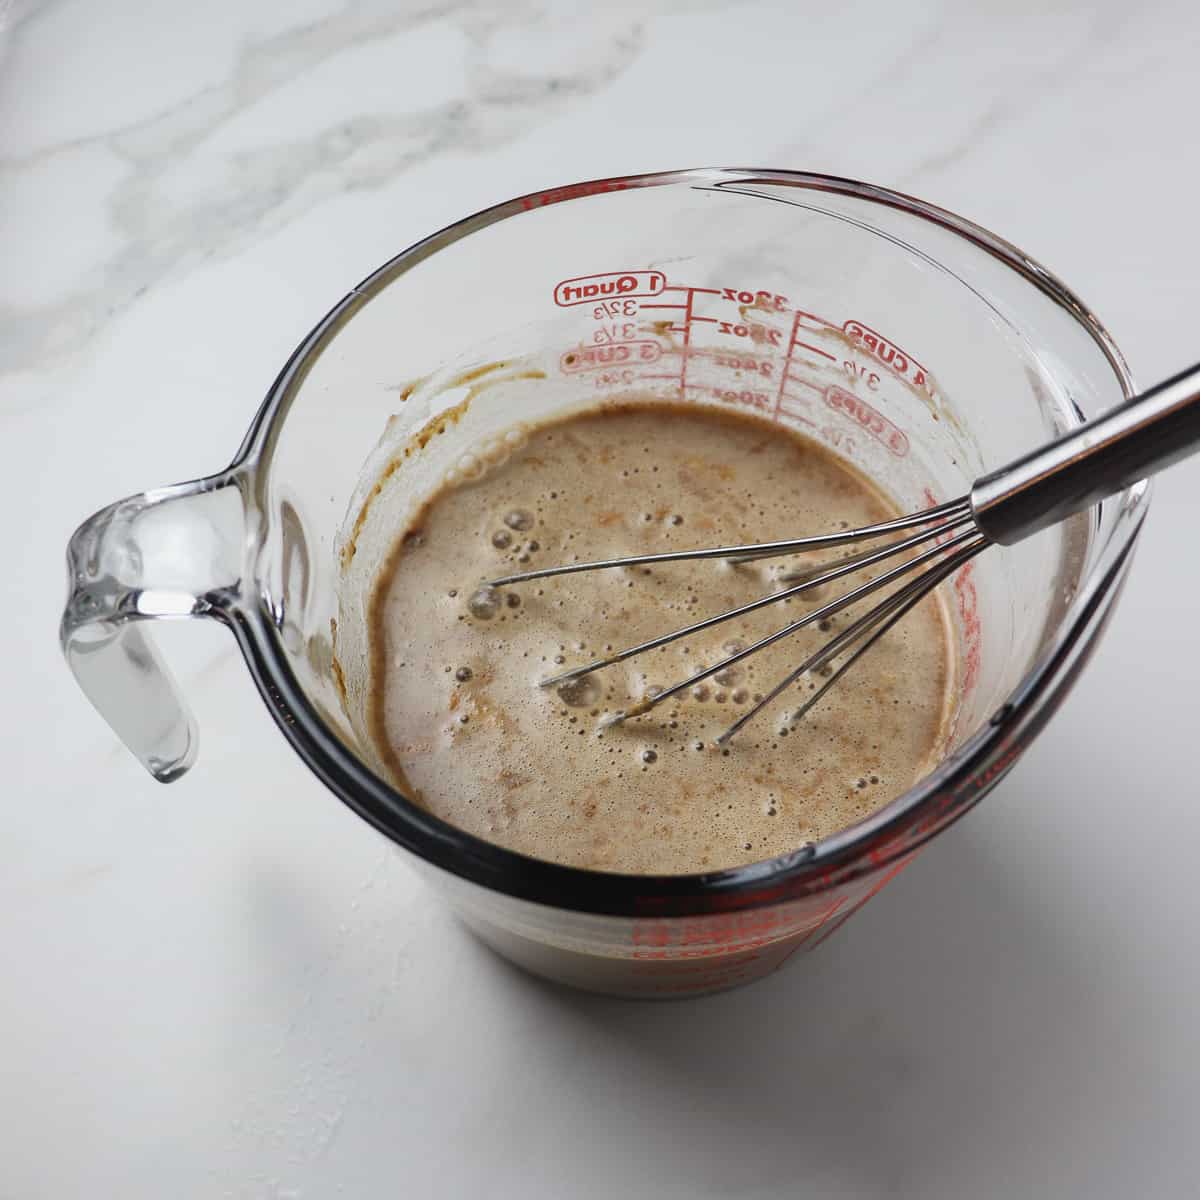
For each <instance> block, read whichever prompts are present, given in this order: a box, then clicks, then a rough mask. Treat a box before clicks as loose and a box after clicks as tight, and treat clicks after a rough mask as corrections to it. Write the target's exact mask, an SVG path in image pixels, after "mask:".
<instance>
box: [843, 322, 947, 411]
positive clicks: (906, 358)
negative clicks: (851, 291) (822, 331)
mask: <svg viewBox="0 0 1200 1200" xmlns="http://www.w3.org/2000/svg"><path fill="white" fill-rule="evenodd" d="M842 329H843V331H844V332H845V333H846V334H847V335H848V336H849V337H851V338H853V339H854V341H856V342H857V343H858V344H859V345H860V346H862V347H863V348H864V349H866V350H867V352H868V353H869V354H871V355H872V356H873V357H874V358H877V359H878V360H879V361H880V362H881V363H883V365H884V366H885V367H888V368H889V369H890V370H892V371H894V372H895V373H896V374H897V375H899V376H900V378H901V379H906V380H908V382H909V383H912V384H915V385H916V386H917V387H919V388H923V389H924V390H925V391H926V392H930V393H932V391H933V385H932V384H931V383H930V382H929V372H928V371H926V369H925V368H924V367H923V366H921V364H920V363H919V362H917V360H916V359H915V358H913V356H912V355H911V354H907V353H906V352H905V351H903V350H901V349H900V347H899V346H897V345H896V344H895V343H894V342H889V341H888V340H887V338H885V337H884V336H883V335H882V334H879V333H876V332H875V330H873V329H871V328H870V326H867V325H864V324H863V323H862V322H861V321H847V322H846V323H845V324H844V325H843V326H842Z"/></svg>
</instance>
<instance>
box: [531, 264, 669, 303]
mask: <svg viewBox="0 0 1200 1200" xmlns="http://www.w3.org/2000/svg"><path fill="white" fill-rule="evenodd" d="M666 286H667V278H666V276H665V275H664V274H663V273H662V272H661V271H609V272H606V273H604V274H601V275H579V276H577V277H576V278H574V279H564V280H563V281H562V282H561V283H558V284H556V285H555V288H554V303H555V304H557V305H558V306H559V307H560V308H570V307H571V306H572V305H573V304H587V303H589V302H591V301H593V300H597V299H599V298H600V297H603V296H657V295H658V294H659V293H660V292H661V291H663V289H664V288H665V287H666Z"/></svg>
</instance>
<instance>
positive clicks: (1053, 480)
mask: <svg viewBox="0 0 1200 1200" xmlns="http://www.w3.org/2000/svg"><path fill="white" fill-rule="evenodd" d="M1197 450H1200V364H1198V365H1197V366H1194V367H1189V368H1188V369H1187V370H1186V371H1181V372H1180V373H1179V374H1178V375H1176V376H1174V377H1173V378H1171V379H1168V380H1166V382H1164V383H1160V384H1158V385H1157V386H1156V387H1152V388H1150V390H1149V391H1146V392H1143V393H1142V394H1141V395H1140V396H1135V397H1134V398H1133V399H1132V400H1129V401H1127V402H1126V403H1124V404H1122V405H1120V406H1119V407H1117V408H1114V409H1112V410H1111V411H1110V412H1107V413H1105V414H1104V415H1103V416H1100V417H1097V418H1096V419H1095V420H1094V421H1089V422H1088V423H1087V424H1086V425H1081V426H1080V427H1079V428H1078V429H1072V430H1071V431H1070V432H1069V433H1067V434H1064V435H1063V436H1062V437H1060V438H1058V439H1057V440H1056V441H1053V442H1050V443H1049V444H1048V445H1046V446H1042V447H1041V448H1040V449H1037V450H1034V451H1033V452H1032V453H1031V454H1027V455H1025V457H1024V458H1019V459H1017V460H1016V462H1013V463H1010V464H1009V465H1008V466H1006V467H1002V468H1001V469H1000V470H998V471H993V472H992V473H991V474H990V475H984V476H983V477H982V478H980V479H978V480H977V481H976V483H975V486H974V487H973V488H972V489H971V508H972V511H973V512H974V515H975V523H976V524H977V525H978V526H979V528H980V529H981V530H982V531H983V533H985V534H986V535H987V536H988V537H989V538H991V540H992V541H994V542H999V543H1000V544H1001V545H1007V546H1011V545H1012V544H1013V543H1014V542H1019V541H1020V540H1021V539H1022V538H1026V537H1028V536H1029V535H1030V534H1031V533H1037V531H1038V530H1039V529H1044V528H1046V526H1047V525H1053V524H1055V523H1056V522H1058V521H1061V520H1062V519H1063V518H1064V517H1068V516H1070V515H1071V514H1072V513H1075V512H1079V511H1080V509H1084V508H1087V507H1088V506H1089V505H1091V504H1095V503H1096V502H1097V501H1099V500H1103V499H1104V498H1105V497H1106V496H1111V495H1112V494H1113V493H1114V492H1119V491H1120V490H1121V489H1122V488H1124V487H1128V486H1129V485H1130V484H1132V483H1136V482H1137V481H1138V480H1139V479H1144V478H1145V477H1146V476H1147V475H1153V474H1155V473H1156V472H1158V471H1161V470H1162V469H1163V468H1164V467H1169V466H1171V465H1172V463H1176V462H1178V461H1179V460H1180V459H1181V458H1186V457H1187V456H1188V455H1189V454H1194V453H1196V451H1197Z"/></svg>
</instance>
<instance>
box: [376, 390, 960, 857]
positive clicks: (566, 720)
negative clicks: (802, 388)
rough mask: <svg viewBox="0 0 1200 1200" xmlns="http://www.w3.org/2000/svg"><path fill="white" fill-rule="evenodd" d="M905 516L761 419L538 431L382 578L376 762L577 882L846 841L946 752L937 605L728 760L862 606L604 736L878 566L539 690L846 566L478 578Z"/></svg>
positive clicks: (637, 415) (428, 523)
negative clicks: (784, 684)
mask: <svg viewBox="0 0 1200 1200" xmlns="http://www.w3.org/2000/svg"><path fill="white" fill-rule="evenodd" d="M896 515H897V512H896V510H895V509H894V507H893V506H892V505H891V504H890V502H888V501H887V500H886V499H885V498H884V497H883V496H882V494H881V493H880V492H879V491H878V490H877V489H876V488H874V487H873V486H872V485H871V484H870V483H869V482H868V481H866V480H865V479H864V478H863V477H862V476H861V475H859V474H858V473H857V472H856V471H855V470H854V469H853V468H851V467H850V466H849V465H848V464H846V463H845V462H843V461H842V460H840V459H838V458H837V457H835V456H834V455H833V454H831V453H830V452H829V451H828V450H826V449H824V448H822V447H820V446H818V445H817V444H816V443H814V442H811V441H809V440H808V439H806V438H803V437H800V436H798V435H796V434H794V433H791V432H789V431H788V430H786V429H784V428H782V427H780V426H777V425H773V424H769V423H767V422H765V421H763V420H761V419H759V418H755V417H750V416H744V415H740V414H733V413H725V412H720V411H713V410H709V409H704V408H699V407H696V406H687V407H683V406H679V407H674V406H672V407H667V406H664V405H663V404H662V403H661V402H658V403H655V402H639V401H638V400H637V399H636V398H632V399H629V400H627V401H624V402H622V403H621V404H610V405H609V406H607V407H606V408H603V409H598V410H595V411H592V412H589V413H586V414H582V415H577V416H573V417H568V418H565V419H563V420H561V421H559V422H557V423H553V424H547V425H543V426H540V427H537V428H535V429H533V430H532V431H530V432H529V436H528V437H527V439H525V440H524V442H523V443H522V444H520V445H519V446H518V447H517V448H516V449H515V450H514V451H513V452H512V453H511V454H510V455H509V456H508V457H507V458H505V459H504V460H503V461H502V462H500V463H499V464H498V465H495V466H492V467H491V468H490V469H489V470H487V471H485V472H484V473H482V474H481V475H479V476H477V477H475V478H472V479H470V480H469V481H457V482H454V483H451V484H448V485H447V486H445V487H444V488H443V489H442V490H441V491H439V492H438V493H437V494H435V495H434V496H432V497H431V498H430V499H429V501H428V502H427V504H426V506H425V508H424V509H423V511H422V512H421V514H420V515H419V516H418V518H417V519H416V521H415V522H414V523H413V525H412V526H411V527H410V528H409V529H407V530H404V531H402V532H401V536H400V537H399V538H398V539H397V542H396V547H395V549H394V551H393V553H392V555H391V558H390V560H389V562H388V563H387V565H386V566H385V569H384V570H383V571H382V572H381V573H380V576H379V578H378V580H377V583H376V586H375V591H374V594H373V596H372V602H371V616H370V645H371V688H370V700H369V712H368V720H369V724H370V728H371V734H372V738H373V740H374V742H375V744H376V747H377V749H378V751H379V754H380V757H381V758H382V759H383V761H384V762H385V764H386V765H387V767H388V769H389V770H390V772H391V773H392V775H393V777H394V779H395V782H396V784H397V786H398V787H399V788H400V789H401V790H402V791H403V792H405V794H407V795H409V796H410V797H412V798H413V799H415V800H416V801H417V802H418V803H420V804H422V805H423V806H424V807H426V808H427V809H428V810H430V811H431V812H433V813H435V814H436V815H438V816H440V817H442V818H443V819H445V820H446V821H449V822H450V823H452V824H454V825H456V826H459V827H460V828H462V829H465V830H468V831H469V832H471V833H474V834H477V835H478V836H480V837H482V838H485V839H487V840H488V841H492V842H495V843H498V844H500V845H503V846H507V847H510V848H511V849H514V850H518V851H521V852H522V853H525V854H529V855H532V856H534V857H537V858H543V859H550V860H552V861H556V862H561V863H567V864H570V865H574V866H586V867H592V868H596V869H601V870H609V871H622V872H634V873H642V874H659V873H680V872H701V871H708V870H714V869H717V868H721V867H729V866H733V865H736V864H739V863H747V862H754V861H757V860H759V859H762V858H767V857H771V856H774V855H777V854H782V853H785V852H787V851H790V850H795V849H797V848H798V847H799V846H801V845H802V844H804V843H806V842H814V841H817V840H819V839H821V838H823V837H826V836H828V835H829V834H831V833H834V832H836V831H838V830H840V829H844V828H846V827H847V826H849V825H852V824H853V823H855V822H856V821H858V820H861V819H862V818H863V817H864V816H867V815H869V814H870V813H872V812H874V811H876V810H877V809H879V808H880V807H882V806H883V805H884V804H886V803H887V802H888V801H889V800H891V799H893V798H894V797H895V796H897V795H898V794H900V793H901V792H903V791H905V790H906V789H907V788H909V787H910V786H911V785H912V784H913V783H914V782H916V780H917V779H919V778H920V777H921V776H922V775H924V774H925V773H926V772H927V771H928V770H929V769H930V767H931V766H932V765H933V763H934V762H935V761H936V759H937V757H938V756H939V754H940V752H941V750H942V748H943V743H944V739H945V736H946V729H947V725H948V717H949V715H950V711H949V710H950V702H949V692H950V685H951V680H952V678H953V675H954V670H953V658H952V652H951V649H950V647H951V644H952V641H951V638H950V636H949V629H948V624H947V620H946V617H945V613H944V611H943V609H942V606H941V602H940V601H939V600H938V599H937V598H936V597H930V598H928V599H926V600H924V601H922V603H921V604H920V605H919V606H918V607H917V608H916V609H915V610H914V611H912V612H911V613H910V614H909V615H908V616H907V617H906V618H905V619H904V620H903V621H901V622H900V624H899V625H898V626H896V627H894V628H893V629H892V630H891V631H890V632H889V633H888V634H886V635H885V636H884V637H883V638H882V639H881V640H880V641H879V642H877V643H876V645H875V646H874V647H873V648H872V649H871V650H870V651H869V652H868V653H867V655H865V656H864V657H863V658H862V659H861V660H860V661H859V662H858V663H857V664H855V666H854V668H853V669H852V670H851V672H848V673H847V675H846V677H845V678H844V679H843V680H841V681H839V683H838V684H837V685H836V686H835V687H834V688H832V689H831V690H830V691H829V692H828V693H827V694H826V696H825V697H824V698H823V699H822V700H821V702H820V703H819V704H817V705H816V706H815V707H814V708H813V709H812V710H811V711H810V712H809V713H808V714H807V715H806V716H805V717H804V719H803V721H801V722H800V723H799V724H797V725H796V726H795V727H794V728H791V729H789V728H788V722H787V720H786V718H787V715H788V714H789V713H790V712H791V711H792V710H793V709H794V708H795V707H796V705H797V704H798V703H800V702H801V701H802V700H803V699H804V697H805V696H806V695H808V694H809V689H811V688H812V687H815V686H816V685H817V683H819V682H821V680H819V679H818V680H816V681H810V680H805V681H803V684H802V687H803V689H804V690H803V691H800V690H792V691H789V692H787V693H785V694H784V695H783V696H781V697H780V698H779V700H778V701H777V702H776V703H775V705H774V706H772V707H771V708H770V709H768V710H767V711H765V712H764V713H762V714H761V715H760V716H759V717H758V718H756V720H755V721H754V722H752V723H751V724H750V725H748V726H747V727H746V728H745V729H744V730H743V731H742V732H741V733H740V734H739V735H738V737H737V738H735V739H734V741H733V742H732V743H731V744H730V746H729V747H727V748H726V749H725V750H722V749H720V748H718V747H716V746H715V745H714V741H713V740H714V738H715V737H716V735H717V734H719V733H720V732H721V731H722V730H723V729H725V728H727V727H728V725H729V724H730V723H731V722H732V721H734V720H735V719H736V718H737V716H738V715H739V714H741V713H743V712H745V711H746V708H747V707H748V706H749V705H750V704H751V703H753V700H754V698H755V697H756V696H758V695H761V694H762V693H765V692H766V691H768V690H770V688H771V687H772V686H773V685H774V684H775V683H776V682H777V681H778V680H779V679H780V677H782V676H783V675H784V674H786V673H787V672H788V671H789V670H790V669H792V668H793V667H795V666H796V665H797V664H798V663H799V662H800V661H801V660H802V658H803V657H805V656H806V655H807V654H809V653H811V652H812V651H813V650H815V649H816V648H817V647H818V646H819V645H822V644H824V643H825V642H826V641H827V640H828V639H829V638H830V637H831V636H833V635H834V634H835V633H836V632H837V631H838V630H840V629H843V628H845V626H846V625H847V624H848V623H849V622H850V621H851V620H853V617H854V615H856V614H860V613H861V611H863V610H862V609H861V607H860V608H859V609H852V610H849V613H850V615H845V614H838V615H837V616H836V617H834V618H832V620H831V621H830V622H822V624H824V625H825V628H824V629H818V628H816V627H815V626H814V627H812V628H810V629H806V630H802V631H801V632H799V633H798V634H796V635H794V636H792V637H790V638H787V639H784V640H783V641H781V642H779V643H777V644H776V645H774V646H771V647H769V648H768V649H766V650H764V651H762V652H760V653H758V654H756V655H754V656H752V657H750V658H749V659H747V660H745V661H744V662H742V663H740V664H738V665H737V666H735V667H733V668H731V669H730V670H728V671H727V672H721V673H720V674H719V675H717V676H715V677H710V678H708V679H706V680H705V681H704V682H703V683H700V684H698V685H696V686H695V687H694V688H693V689H691V691H690V692H689V693H686V694H684V695H681V696H678V697H675V698H673V699H672V700H671V701H668V702H666V703H664V704H662V705H660V706H659V707H658V708H656V709H655V710H653V711H652V712H651V713H650V714H648V715H646V716H644V717H641V718H640V719H637V720H633V721H629V722H627V723H626V724H624V725H621V726H617V727H613V728H610V729H607V730H603V731H601V730H599V729H598V725H599V722H600V719H601V718H602V717H603V716H604V715H605V714H606V713H610V712H614V711H617V710H620V709H624V708H627V707H629V706H630V705H631V704H633V703H635V702H636V701H638V700H640V699H642V698H643V697H644V696H646V695H647V693H648V692H650V691H652V690H653V689H654V688H659V689H661V688H663V687H666V686H667V685H669V684H671V683H674V682H676V681H678V680H679V679H682V678H684V677H686V676H687V675H690V674H692V673H693V672H694V671H696V670H697V669H699V667H700V665H701V664H711V663H713V662H715V661H716V659H717V658H718V657H722V656H724V655H725V654H728V653H731V652H733V651H735V650H736V649H738V648H740V647H741V646H743V645H747V644H749V643H750V642H751V641H754V640H757V639H758V638H760V637H762V636H764V635H765V634H767V633H770V632H772V631H774V630H776V629H778V628H779V627H781V626H782V625H784V624H787V623H789V622H790V621H793V620H795V619H796V618H797V617H799V616H800V615H801V614H802V613H804V612H807V611H810V610H811V609H813V608H816V607H819V606H820V604H822V603H826V602H828V600H830V599H832V598H833V596H834V595H836V594H840V593H841V591H842V590H843V589H846V590H848V589H849V588H851V587H853V586H855V585H856V584H857V583H860V582H863V581H865V580H866V579H867V578H870V577H871V575H872V574H873V572H872V571H871V570H870V569H868V570H867V571H859V572H856V573H855V574H854V575H852V576H850V577H849V578H847V579H846V580H843V581H839V583H838V584H836V585H827V586H826V587H825V588H824V589H822V590H821V592H820V594H818V595H813V594H812V593H808V594H806V595H805V596H803V597H799V598H796V599H793V600H790V601H786V602H783V603H780V604H778V605H771V606H768V607H767V608H765V609H763V610H760V611H759V612H756V613H753V614H751V615H750V616H748V617H745V618H742V619H740V620H737V621H733V622H728V623H726V624H722V625H720V626H718V627H716V628H714V629H711V630H708V631H706V632H705V633H703V634H699V635H697V636H695V637H690V638H687V639H684V640H682V641H679V642H675V643H673V644H671V645H669V646H665V647H662V648H660V649H659V650H657V651H653V652H651V653H649V654H646V655H640V656H638V657H636V658H633V659H630V660H629V661H627V662H625V663H620V664H618V665H616V666H613V667H609V668H607V669H606V670H604V671H602V672H599V673H597V674H595V675H591V676H587V677H585V678H583V679H580V680H576V681H573V682H571V683H569V684H566V685H564V686H561V687H559V688H558V689H557V690H554V689H546V688H541V687H539V686H538V681H539V680H541V679H543V678H545V677H546V676H548V675H552V674H557V673H558V672H560V671H563V670H566V669H567V668H568V667H570V666H574V665H578V664H582V663H585V662H590V661H591V660H593V659H595V658H599V657H603V656H606V655H608V654H610V653H611V652H612V651H613V650H619V649H622V648H624V647H626V646H630V645H633V644H635V643H637V642H641V641H644V640H646V639H648V638H651V637H654V636H656V635H659V634H662V633H664V632H666V631H668V630H670V629H674V628H678V627H679V626H681V625H685V624H689V623H691V622H693V621H696V620H699V619H701V618H702V617H705V616H708V615H710V614H712V613H716V612H718V611H721V610H723V609H728V608H733V607H735V606H737V605H740V604H744V603H746V602H748V601H750V600H753V599H756V598H757V597H759V596H761V595H763V594H764V593H766V592H769V591H772V590H777V589H779V588H781V587H783V586H784V585H783V584H780V583H778V582H776V577H777V576H778V575H779V574H780V573H781V572H783V571H787V570H794V569H795V568H796V567H797V566H798V565H810V564H812V563H815V562H816V561H827V560H828V559H829V557H830V556H831V555H830V554H829V553H827V554H826V555H824V556H823V557H822V558H821V559H820V560H818V559H817V558H816V557H814V556H806V557H805V558H799V557H791V558H786V559H778V560H769V561H768V562H766V563H762V564H757V565H756V564H747V565H743V566H739V567H731V566H729V565H727V564H726V563H724V562H720V561H711V560H710V561H698V562H682V563H673V564H662V565H657V566H652V567H637V568H633V569H624V568H622V569H618V570H609V571H600V572H586V573H581V574H578V575H569V576H562V577H558V578H553V579H546V580H539V581H535V582H532V583H526V584H521V585H516V586H512V587H504V588H498V589H497V588H489V587H481V586H480V584H479V581H480V580H481V579H487V578H489V577H496V576H498V575H503V574H509V573H512V572H515V571H519V570H521V569H523V568H530V569H532V568H534V567H537V566H551V565H555V564H558V563H563V562H571V561H575V560H579V561H584V560H590V559H596V558H609V557H617V556H624V555H630V554H640V553H653V552H658V551H665V550H682V549H688V548H693V547H698V546H712V545H723V544H736V543H741V542H752V541H769V540H776V539H782V538H787V537H798V536H803V535H804V534H805V533H815V532H823V531H828V530H833V529H837V528H842V527H846V526H857V525H864V524H868V523H871V522H875V521H881V520H886V519H888V518H890V517H893V516H896ZM839 553H842V552H841V551H834V552H832V554H833V555H834V556H836V555H837V554H839ZM889 565H891V564H889ZM868 603H869V601H868Z"/></svg>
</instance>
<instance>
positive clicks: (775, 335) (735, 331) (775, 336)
mask: <svg viewBox="0 0 1200 1200" xmlns="http://www.w3.org/2000/svg"><path fill="white" fill-rule="evenodd" d="M717 332H718V333H724V334H727V335H728V336H730V337H743V338H749V339H750V340H751V341H752V342H760V343H761V342H769V343H770V344H771V345H772V346H778V345H779V342H780V340H781V334H780V332H779V330H778V329H772V328H771V326H770V325H760V324H758V322H756V321H748V322H746V323H745V324H742V323H740V322H736V321H718V322H717Z"/></svg>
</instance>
